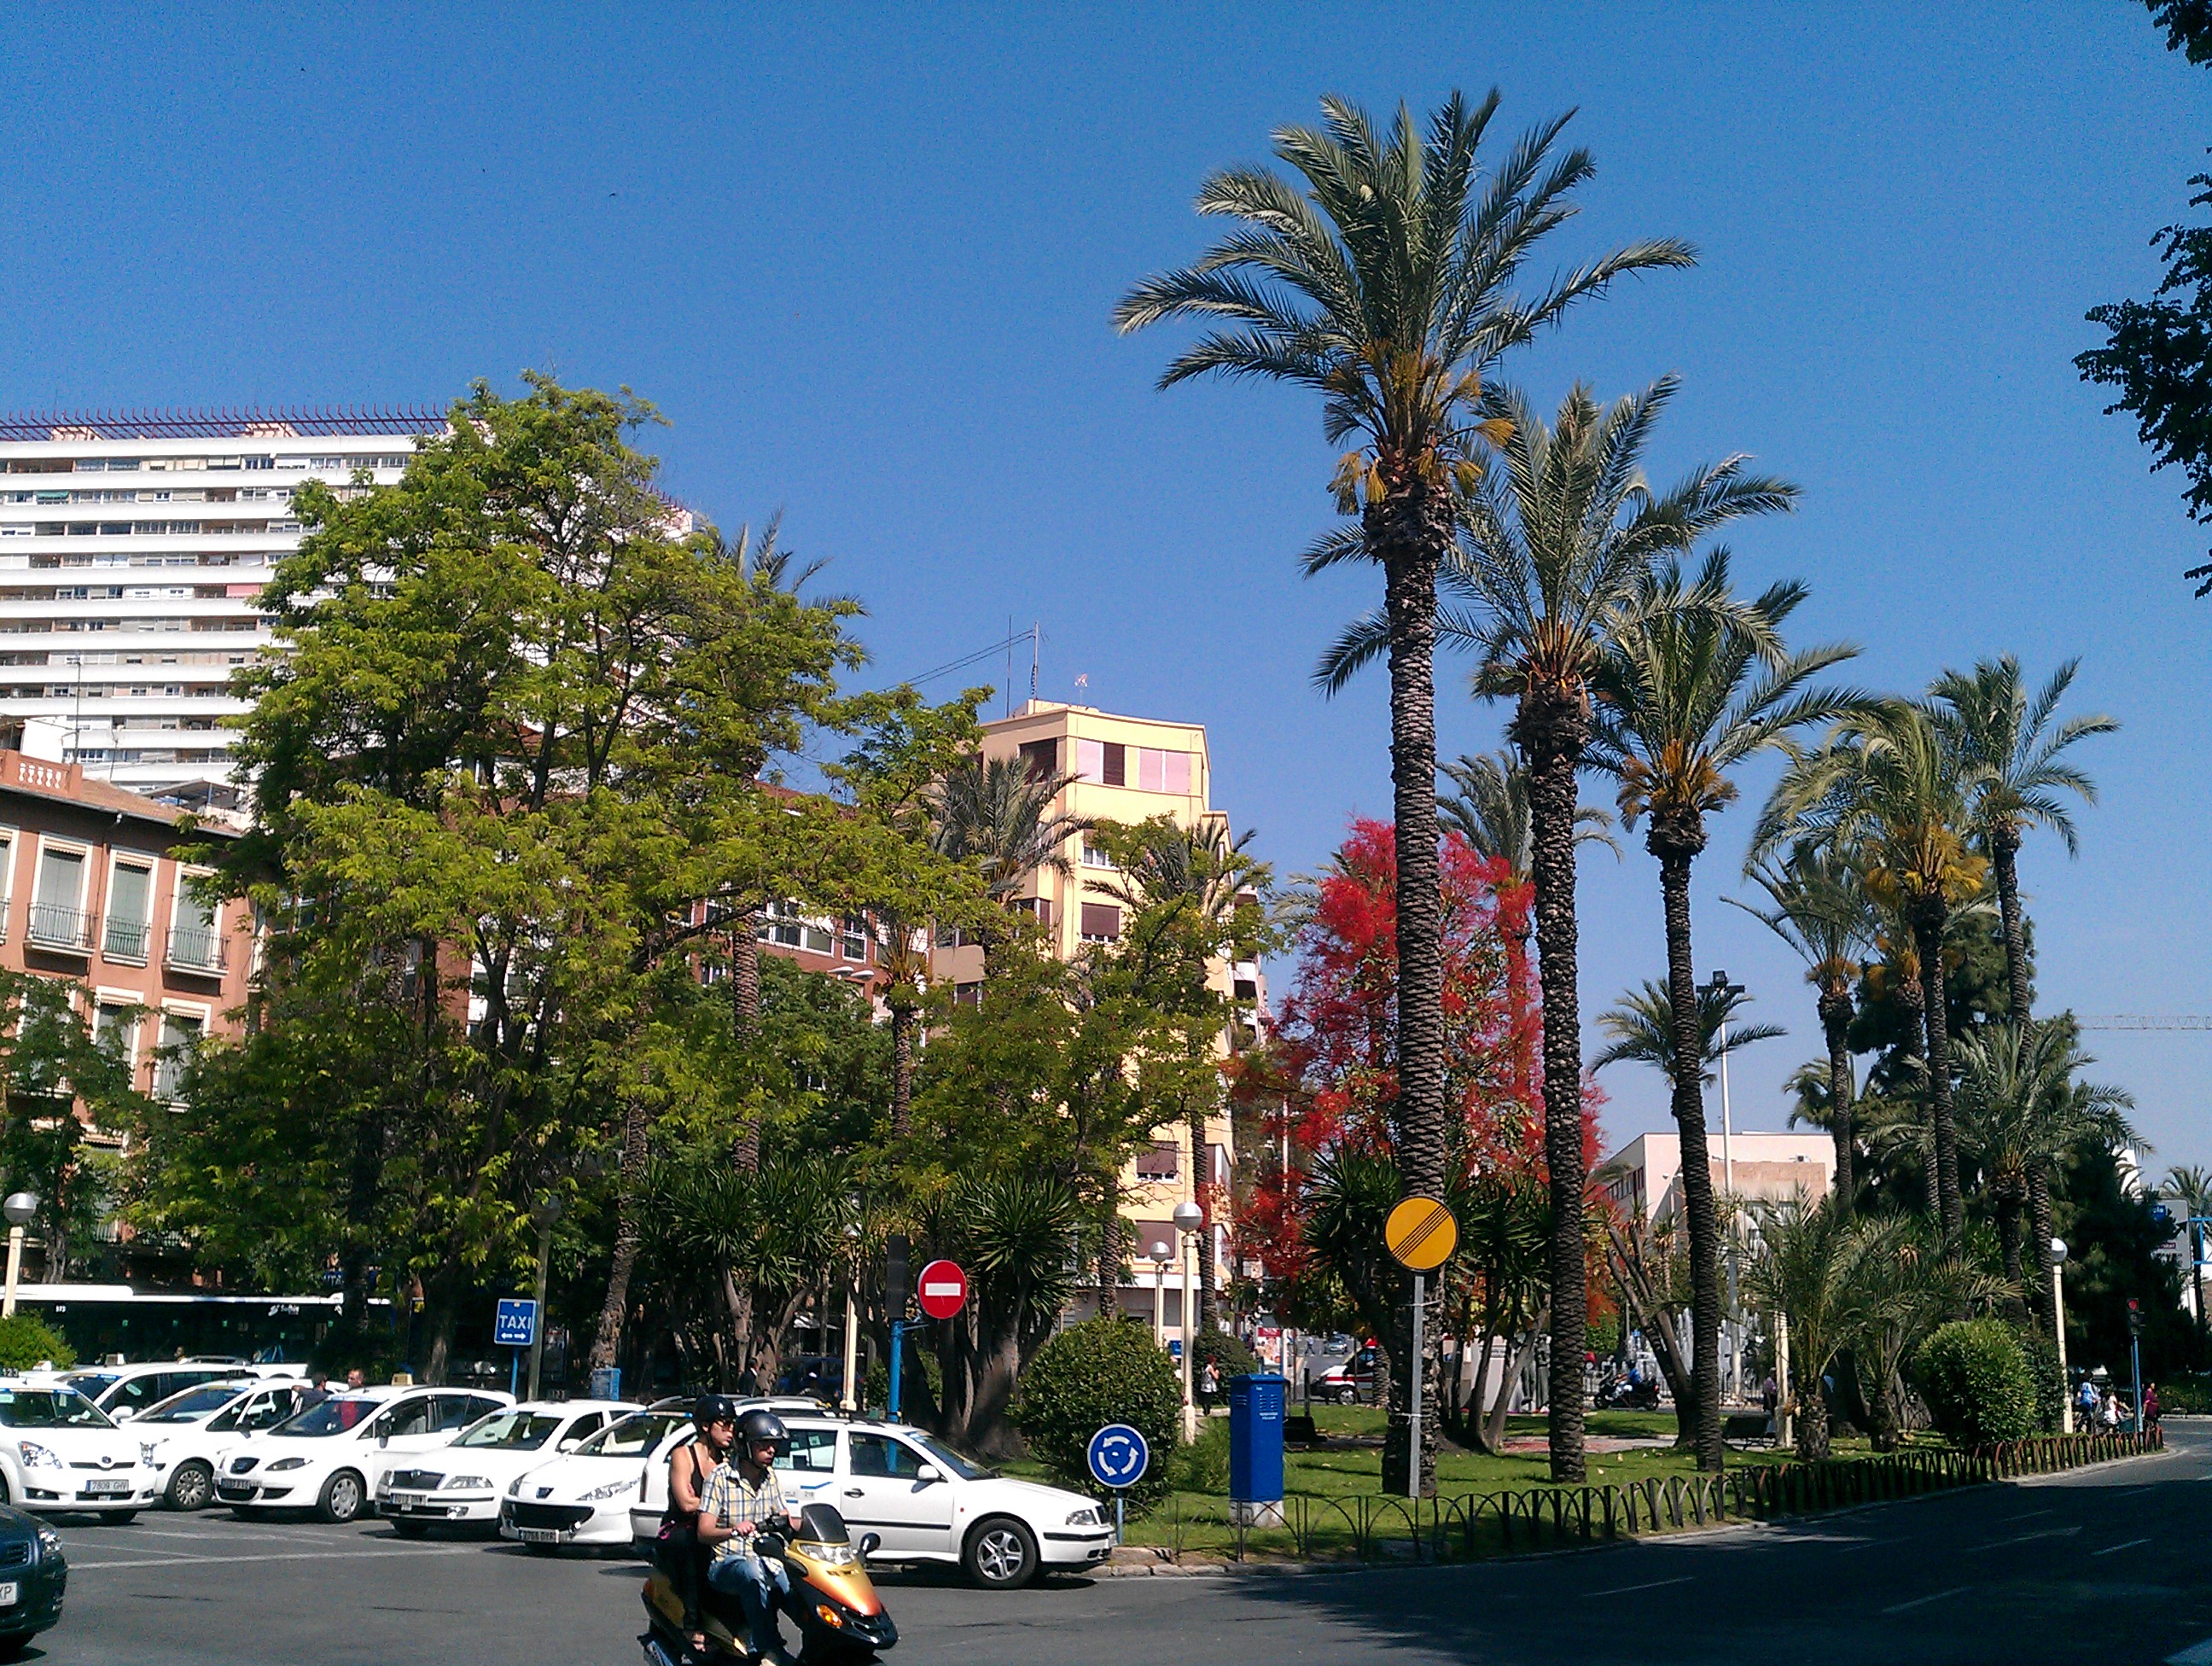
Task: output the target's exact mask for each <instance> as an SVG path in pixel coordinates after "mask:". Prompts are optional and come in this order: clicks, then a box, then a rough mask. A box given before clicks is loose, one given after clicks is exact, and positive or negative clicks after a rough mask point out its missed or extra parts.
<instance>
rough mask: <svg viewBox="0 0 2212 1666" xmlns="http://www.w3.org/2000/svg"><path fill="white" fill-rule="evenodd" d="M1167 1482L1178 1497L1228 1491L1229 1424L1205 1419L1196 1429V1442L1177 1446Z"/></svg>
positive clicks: (1219, 1418)
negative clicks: (1183, 1494)
mask: <svg viewBox="0 0 2212 1666" xmlns="http://www.w3.org/2000/svg"><path fill="white" fill-rule="evenodd" d="M1167 1468H1168V1475H1169V1478H1170V1480H1171V1481H1173V1482H1174V1483H1175V1487H1176V1491H1177V1492H1181V1493H1215V1494H1217V1495H1218V1494H1225V1493H1227V1492H1228V1491H1229V1420H1228V1419H1227V1418H1225V1417H1209V1418H1207V1419H1206V1421H1205V1422H1203V1423H1201V1424H1200V1425H1199V1426H1198V1438H1197V1439H1196V1440H1194V1441H1193V1442H1191V1444H1189V1445H1188V1446H1178V1447H1177V1448H1176V1452H1175V1456H1174V1457H1173V1458H1171V1459H1170V1461H1169V1462H1168V1466H1167Z"/></svg>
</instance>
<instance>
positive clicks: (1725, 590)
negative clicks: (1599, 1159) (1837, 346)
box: [1589, 550, 1873, 1470]
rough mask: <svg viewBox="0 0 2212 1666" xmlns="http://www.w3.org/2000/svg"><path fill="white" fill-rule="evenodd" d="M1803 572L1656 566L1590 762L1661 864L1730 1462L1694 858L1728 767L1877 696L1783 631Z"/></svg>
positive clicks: (1677, 1065)
mask: <svg viewBox="0 0 2212 1666" xmlns="http://www.w3.org/2000/svg"><path fill="white" fill-rule="evenodd" d="M1805 595H1806V591H1805V587H1803V586H1802V585H1801V584H1797V583H1794V582H1792V583H1784V584H1777V585H1773V586H1771V587H1769V588H1767V589H1766V590H1765V592H1763V593H1761V594H1759V596H1757V597H1755V598H1753V599H1751V600H1750V601H1748V602H1741V601H1738V600H1737V599H1735V595H1734V593H1733V592H1732V590H1731V588H1730V586H1729V557H1728V552H1727V551H1726V550H1715V551H1713V552H1712V553H1711V555H1710V556H1707V557H1706V558H1705V564H1704V566H1703V568H1702V569H1701V570H1700V571H1699V574H1698V576H1697V578H1696V580H1695V581H1694V582H1692V581H1687V580H1686V578H1685V575H1684V574H1683V571H1682V567H1681V564H1680V562H1679V561H1669V562H1668V563H1667V564H1666V566H1665V567H1664V568H1663V569H1661V570H1660V571H1658V572H1657V573H1656V574H1653V575H1650V577H1648V578H1647V579H1646V580H1645V581H1644V583H1643V584H1642V585H1640V586H1639V587H1638V597H1637V599H1636V602H1635V604H1634V605H1633V607H1632V610H1631V611H1630V612H1629V614H1628V616H1627V617H1626V618H1625V619H1624V620H1623V622H1622V623H1621V625H1620V628H1618V629H1616V630H1615V631H1614V632H1613V635H1612V636H1611V639H1610V641H1608V642H1607V648H1606V651H1605V654H1604V655H1603V657H1602V658H1601V660H1600V662H1599V665H1598V666H1597V670H1596V672H1595V676H1594V677H1593V678H1592V683H1593V686H1594V689H1595V691H1596V693H1597V694H1598V696H1599V703H1598V706H1597V708H1596V710H1597V719H1596V724H1595V731H1594V733H1593V735H1592V739H1591V745H1590V751H1589V756H1590V760H1591V762H1592V763H1593V764H1595V767H1596V768H1598V769H1602V770H1603V771H1605V772H1606V773H1607V775H1612V776H1613V778H1614V779H1615V780H1616V781H1619V782H1620V795H1619V804H1620V820H1621V825H1622V826H1623V827H1624V828H1629V829H1633V828H1634V827H1635V825H1636V824H1637V822H1638V820H1639V819H1646V820H1648V821H1649V823H1650V828H1649V830H1648V832H1647V833H1646V834H1645V836H1644V847H1645V848H1647V849H1648V850H1650V853H1651V854H1653V855H1654V856H1656V857H1657V858H1658V859H1659V890H1660V897H1661V899H1662V906H1663V911H1664V915H1665V920H1666V930H1667V995H1668V1004H1669V1006H1670V1007H1671V1009H1672V1012H1671V1019H1672V1030H1673V1035H1674V1069H1673V1070H1672V1071H1670V1072H1669V1073H1668V1079H1669V1080H1670V1081H1671V1083H1672V1085H1673V1090H1674V1092H1673V1097H1674V1122H1675V1125H1676V1126H1677V1127H1678V1128H1680V1130H1681V1135H1682V1206H1683V1213H1684V1214H1685V1215H1686V1218H1687V1221H1688V1225H1689V1229H1690V1277H1691V1284H1692V1291H1693V1296H1692V1312H1693V1314H1694V1318H1693V1320H1692V1345H1693V1347H1694V1348H1695V1351H1696V1356H1695V1360H1694V1363H1693V1370H1694V1371H1695V1373H1696V1376H1697V1379H1698V1412H1699V1419H1698V1462H1699V1467H1700V1468H1706V1469H1711V1470H1718V1469H1719V1468H1720V1467H1721V1459H1722V1445H1721V1403H1720V1322H1721V1262H1720V1217H1719V1213H1718V1211H1717V1209H1716V1207H1715V1206H1714V1201H1713V1191H1712V1169H1711V1164H1710V1163H1709V1161H1708V1159H1707V1157H1706V1146H1705V1079H1704V1072H1703V1050H1704V1037H1703V1035H1702V1033H1701V1030H1700V1023H1699V1020H1700V1017H1701V1014H1700V1012H1699V996H1698V990H1697V979H1696V976H1695V972H1694V969H1693V966H1692V958H1691V938H1690V865H1691V863H1692V861H1693V860H1695V859H1696V858H1697V856H1698V854H1699V853H1700V852H1701V851H1703V850H1704V849H1705V818H1706V817H1707V816H1709V815H1711V814H1713V813H1715V812H1718V811H1720V810H1722V809H1723V808H1725V807H1726V806H1728V805H1729V804H1730V803H1732V802H1733V801H1734V800H1735V797H1736V789H1735V783H1734V782H1733V781H1730V780H1729V772H1730V771H1732V770H1733V769H1735V768H1736V767H1738V766H1739V765H1741V763H1744V762H1745V761H1746V760H1747V759H1748V758H1752V757H1756V756H1757V755H1758V754H1759V753H1760V752H1762V751H1768V750H1770V749H1773V748H1778V747H1779V746H1781V745H1783V743H1784V741H1785V740H1786V739H1788V737H1789V735H1790V732H1791V731H1792V730H1794V729H1796V728H1800V727H1803V726H1804V725H1807V724H1810V723H1829V722H1833V721H1838V720H1839V719H1841V718H1843V717H1844V716H1847V715H1850V714H1854V713H1857V712H1860V711H1863V710H1866V709H1868V708H1870V706H1871V705H1872V703H1873V702H1872V701H1871V698H1870V697H1869V696H1866V695H1863V694H1860V693H1857V692H1856V691H1853V690H1823V689H1817V688H1814V686H1813V685H1812V684H1813V679H1814V678H1816V677H1818V676H1819V675H1820V673H1821V672H1825V671H1826V670H1827V669H1828V668H1829V667H1830V666H1834V665H1836V664H1838V663H1839V662H1841V661H1842V660H1848V659H1850V657H1851V655H1852V654H1854V653H1855V652H1856V650H1855V649H1852V648H1845V647H1841V646H1829V647H1825V648H1805V649H1802V650H1800V651H1798V652H1796V653H1790V652H1786V651H1784V648H1782V646H1781V629H1782V626H1783V623H1784V622H1785V621H1786V620H1787V619H1788V618H1789V617H1790V614H1791V613H1793V612H1794V611H1796V608H1797V606H1798V605H1799V603H1801V602H1802V601H1803V600H1804V599H1805Z"/></svg>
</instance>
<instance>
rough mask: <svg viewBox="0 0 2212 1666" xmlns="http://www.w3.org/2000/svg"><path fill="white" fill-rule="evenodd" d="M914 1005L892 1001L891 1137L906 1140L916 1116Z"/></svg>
mask: <svg viewBox="0 0 2212 1666" xmlns="http://www.w3.org/2000/svg"><path fill="white" fill-rule="evenodd" d="M914 1017H915V1014H914V1008H913V1007H912V1006H910V1005H908V1003H907V1002H906V1001H903V1000H896V1001H893V1002H892V1003H891V1138H892V1139H894V1140H903V1139H905V1138H906V1136H907V1129H908V1125H909V1124H910V1122H912V1120H913V1116H914Z"/></svg>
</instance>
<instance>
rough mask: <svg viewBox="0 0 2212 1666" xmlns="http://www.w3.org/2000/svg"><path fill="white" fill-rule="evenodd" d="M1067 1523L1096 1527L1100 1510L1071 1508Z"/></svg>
mask: <svg viewBox="0 0 2212 1666" xmlns="http://www.w3.org/2000/svg"><path fill="white" fill-rule="evenodd" d="M1067 1524H1068V1525H1069V1526H1070V1527H1096V1526H1097V1525H1098V1512H1097V1511H1096V1510H1071V1511H1068V1512H1067Z"/></svg>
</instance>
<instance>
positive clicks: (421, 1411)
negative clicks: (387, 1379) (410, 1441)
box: [368, 1395, 430, 1440]
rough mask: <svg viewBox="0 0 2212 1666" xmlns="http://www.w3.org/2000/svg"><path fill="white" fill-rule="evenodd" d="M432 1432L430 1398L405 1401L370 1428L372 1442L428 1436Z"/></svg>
mask: <svg viewBox="0 0 2212 1666" xmlns="http://www.w3.org/2000/svg"><path fill="white" fill-rule="evenodd" d="M429 1432H430V1398H429V1396H428V1395H424V1396H423V1397H422V1399H420V1400H404V1401H402V1402H400V1403H399V1404H398V1405H397V1406H394V1407H393V1408H392V1409H391V1410H390V1411H388V1412H386V1413H385V1414H384V1415H383V1416H381V1417H380V1418H378V1419H377V1420H376V1421H375V1422H374V1423H373V1424H371V1425H370V1426H369V1431H368V1436H369V1438H370V1439H372V1440H385V1439H390V1438H396V1437H398V1436H400V1435H427V1434H428V1433H429Z"/></svg>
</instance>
